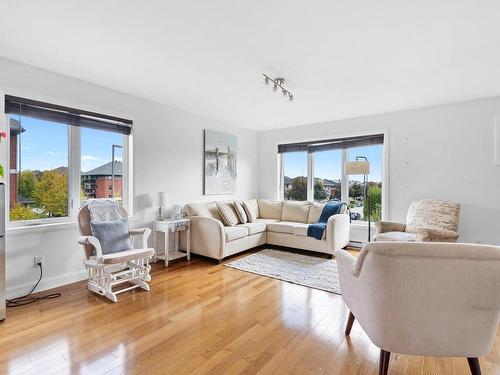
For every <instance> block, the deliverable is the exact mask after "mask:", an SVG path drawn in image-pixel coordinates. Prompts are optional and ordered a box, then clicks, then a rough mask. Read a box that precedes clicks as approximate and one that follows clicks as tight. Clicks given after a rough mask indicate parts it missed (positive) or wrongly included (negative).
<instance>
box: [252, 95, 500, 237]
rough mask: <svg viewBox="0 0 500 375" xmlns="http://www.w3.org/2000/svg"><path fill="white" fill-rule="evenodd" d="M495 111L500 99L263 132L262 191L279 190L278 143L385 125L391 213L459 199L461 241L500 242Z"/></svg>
mask: <svg viewBox="0 0 500 375" xmlns="http://www.w3.org/2000/svg"><path fill="white" fill-rule="evenodd" d="M332 105H335V104H334V103H332ZM496 116H500V98H491V99H485V100H478V101H470V102H465V103H457V104H450V105H443V106H437V107H429V108H423V109H418V110H409V111H401V112H394V113H389V114H383V115H375V116H368V117H361V118H355V119H349V120H341V121H333V122H327V123H321V124H314V125H305V126H298V127H294V128H287V129H278V130H271V131H266V132H261V133H259V178H258V180H259V197H261V198H275V197H276V191H277V178H276V174H277V167H276V152H277V148H276V145H277V144H278V143H280V142H286V141H293V140H303V139H307V138H318V137H325V138H330V137H335V136H342V135H349V134H357V133H362V132H370V131H374V130H388V133H389V137H388V138H389V143H388V146H389V148H388V156H389V199H388V208H389V212H388V218H389V219H390V220H394V221H400V222H401V221H403V222H404V218H405V214H406V211H407V209H408V206H409V204H410V202H411V201H412V200H414V199H418V198H438V199H446V200H452V201H456V202H460V203H461V204H462V212H461V222H460V228H459V229H460V234H461V240H462V241H464V242H476V241H481V242H484V243H490V244H497V245H500V190H499V189H500V167H498V166H497V167H495V166H493V157H494V153H493V137H494V122H495V117H496Z"/></svg>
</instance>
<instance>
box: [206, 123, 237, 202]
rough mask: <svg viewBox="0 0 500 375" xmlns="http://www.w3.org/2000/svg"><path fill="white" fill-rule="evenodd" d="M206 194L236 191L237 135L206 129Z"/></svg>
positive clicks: (232, 192)
mask: <svg viewBox="0 0 500 375" xmlns="http://www.w3.org/2000/svg"><path fill="white" fill-rule="evenodd" d="M204 138H205V153H204V155H205V158H204V159H205V181H204V192H203V193H204V194H205V195H209V194H210V195H211V194H235V193H236V176H237V173H236V136H234V135H231V134H226V133H219V132H216V131H212V130H205V132H204Z"/></svg>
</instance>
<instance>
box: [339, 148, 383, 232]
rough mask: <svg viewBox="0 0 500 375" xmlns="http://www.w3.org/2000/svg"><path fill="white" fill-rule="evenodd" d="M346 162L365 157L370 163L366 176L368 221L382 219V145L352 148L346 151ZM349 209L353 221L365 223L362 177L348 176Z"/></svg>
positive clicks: (365, 209) (366, 213) (365, 213)
mask: <svg viewBox="0 0 500 375" xmlns="http://www.w3.org/2000/svg"><path fill="white" fill-rule="evenodd" d="M347 151H348V160H349V161H355V160H356V158H359V157H366V158H367V159H368V160H369V161H370V174H369V175H368V176H367V177H368V180H367V189H368V197H369V198H370V219H371V221H372V222H376V221H379V220H381V219H382V145H370V146H362V147H353V148H349V149H348V150H347ZM348 181H349V182H348V184H349V208H350V210H351V217H352V219H353V220H360V222H364V221H367V218H368V206H366V205H365V199H364V197H365V185H364V176H363V175H351V176H348Z"/></svg>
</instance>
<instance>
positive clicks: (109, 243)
mask: <svg viewBox="0 0 500 375" xmlns="http://www.w3.org/2000/svg"><path fill="white" fill-rule="evenodd" d="M90 228H91V230H92V235H93V236H94V237H96V238H97V239H98V240H99V242H100V243H101V248H102V253H103V254H111V253H118V252H120V251H125V250H130V249H132V242H131V241H130V235H129V233H128V219H127V218H122V219H118V220H114V221H103V222H100V223H93V222H90Z"/></svg>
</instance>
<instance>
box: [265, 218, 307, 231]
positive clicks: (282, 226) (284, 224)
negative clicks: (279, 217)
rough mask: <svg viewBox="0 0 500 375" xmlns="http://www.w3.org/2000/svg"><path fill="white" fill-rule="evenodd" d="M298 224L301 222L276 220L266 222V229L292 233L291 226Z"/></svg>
mask: <svg viewBox="0 0 500 375" xmlns="http://www.w3.org/2000/svg"><path fill="white" fill-rule="evenodd" d="M298 224H302V223H297V222H294V221H278V222H277V223H269V224H267V230H268V231H270V232H277V233H289V234H293V230H294V229H293V228H294V227H295V226H296V225H298Z"/></svg>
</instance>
